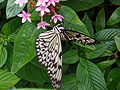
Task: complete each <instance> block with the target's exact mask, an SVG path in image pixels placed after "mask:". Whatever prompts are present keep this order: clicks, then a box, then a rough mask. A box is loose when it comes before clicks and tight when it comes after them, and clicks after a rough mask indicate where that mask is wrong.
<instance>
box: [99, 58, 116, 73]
mask: <svg viewBox="0 0 120 90" xmlns="http://www.w3.org/2000/svg"><path fill="white" fill-rule="evenodd" d="M115 62H116V60H107V61H103V62H100V63H98V64H97V66H98V67H99V68H100V69H101V70H102V71H103V70H105V69H106V68H108V67H110V66H111V65H112V64H113V63H115Z"/></svg>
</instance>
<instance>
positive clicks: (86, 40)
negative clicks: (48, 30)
mask: <svg viewBox="0 0 120 90" xmlns="http://www.w3.org/2000/svg"><path fill="white" fill-rule="evenodd" d="M63 34H64V35H65V37H66V38H67V39H68V40H69V41H74V42H78V43H82V44H84V45H92V44H95V43H97V41H96V40H95V39H93V38H91V37H89V36H87V35H84V34H82V33H79V32H75V31H71V30H64V31H63Z"/></svg>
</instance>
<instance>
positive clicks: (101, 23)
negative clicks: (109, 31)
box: [95, 8, 105, 32]
mask: <svg viewBox="0 0 120 90" xmlns="http://www.w3.org/2000/svg"><path fill="white" fill-rule="evenodd" d="M95 27H96V31H97V32H98V31H100V30H102V29H104V28H105V10H104V8H102V9H101V10H100V12H99V13H98V15H97V18H96V21H95Z"/></svg>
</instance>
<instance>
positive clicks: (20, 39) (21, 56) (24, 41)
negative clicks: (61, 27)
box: [11, 22, 40, 73]
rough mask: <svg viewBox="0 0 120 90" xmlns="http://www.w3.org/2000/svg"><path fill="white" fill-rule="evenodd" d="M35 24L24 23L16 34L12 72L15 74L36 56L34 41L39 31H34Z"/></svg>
mask: <svg viewBox="0 0 120 90" xmlns="http://www.w3.org/2000/svg"><path fill="white" fill-rule="evenodd" d="M35 25H36V23H35V24H33V23H29V22H28V23H25V24H23V26H22V27H21V29H20V31H19V32H18V34H17V37H16V40H15V43H14V50H13V62H12V68H11V70H12V72H14V73H15V72H17V71H18V70H19V69H20V68H21V67H23V66H24V65H25V64H26V63H28V62H29V61H31V60H32V59H33V58H34V57H35V56H36V50H35V39H36V37H37V35H38V34H39V31H40V30H36V26H35Z"/></svg>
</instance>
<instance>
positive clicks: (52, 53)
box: [36, 24, 97, 90]
mask: <svg viewBox="0 0 120 90" xmlns="http://www.w3.org/2000/svg"><path fill="white" fill-rule="evenodd" d="M61 40H68V41H74V42H78V43H82V44H84V45H92V44H95V43H96V42H97V41H96V40H94V39H93V38H91V37H89V36H86V35H84V34H82V33H79V32H75V31H71V30H64V27H62V26H61V25H60V24H58V25H56V26H55V27H53V29H52V30H49V31H46V32H44V33H41V34H39V36H38V38H37V40H36V49H37V56H38V59H39V62H40V63H41V64H43V65H44V66H45V67H46V68H47V70H48V74H49V76H50V80H51V83H52V86H53V88H54V89H55V90H60V87H61V77H62V56H61V52H62V45H61Z"/></svg>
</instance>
